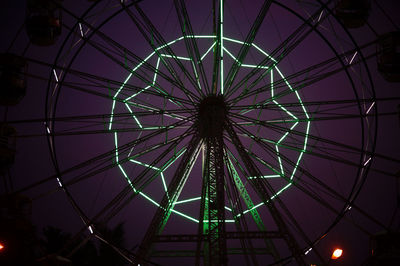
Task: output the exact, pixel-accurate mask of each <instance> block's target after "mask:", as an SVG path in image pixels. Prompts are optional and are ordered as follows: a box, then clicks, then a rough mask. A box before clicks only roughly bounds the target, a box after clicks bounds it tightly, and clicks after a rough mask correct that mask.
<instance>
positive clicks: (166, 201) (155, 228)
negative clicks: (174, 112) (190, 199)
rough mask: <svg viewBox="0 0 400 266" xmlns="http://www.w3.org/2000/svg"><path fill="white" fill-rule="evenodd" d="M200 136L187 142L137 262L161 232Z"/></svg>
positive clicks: (146, 254) (195, 136)
mask: <svg viewBox="0 0 400 266" xmlns="http://www.w3.org/2000/svg"><path fill="white" fill-rule="evenodd" d="M200 142H201V138H200V136H199V135H198V134H194V135H193V137H192V139H191V140H190V142H189V144H188V149H187V151H186V152H185V154H184V155H183V157H182V159H181V161H180V163H179V165H178V167H177V170H176V171H175V174H174V177H173V178H172V180H171V183H170V185H169V186H168V192H169V193H168V194H169V195H167V194H165V195H164V197H163V199H162V201H161V203H160V207H159V208H158V209H157V211H156V213H155V215H154V217H153V219H152V221H151V222H150V225H149V227H148V229H147V231H146V234H145V236H144V238H143V240H142V243H141V244H140V246H139V251H138V260H139V261H138V262H142V261H143V260H146V259H147V257H148V256H150V253H151V248H152V245H153V242H154V240H155V238H156V237H157V235H159V234H161V233H162V231H163V229H164V227H165V225H166V223H167V221H168V218H169V216H170V214H171V210H172V207H173V206H174V204H175V202H176V200H177V199H178V198H179V195H180V192H181V190H182V188H183V186H184V184H185V182H186V180H187V178H188V173H189V172H190V170H191V169H192V167H193V164H194V161H195V159H196V157H197V155H198V153H199V150H200Z"/></svg>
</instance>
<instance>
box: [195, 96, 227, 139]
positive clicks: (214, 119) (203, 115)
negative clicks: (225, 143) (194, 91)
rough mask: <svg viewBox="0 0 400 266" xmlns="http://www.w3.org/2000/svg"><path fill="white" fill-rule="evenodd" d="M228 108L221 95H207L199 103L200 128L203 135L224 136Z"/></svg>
mask: <svg viewBox="0 0 400 266" xmlns="http://www.w3.org/2000/svg"><path fill="white" fill-rule="evenodd" d="M226 114H227V108H226V104H225V101H224V98H223V97H221V96H215V95H211V96H207V97H205V98H204V99H203V100H202V101H201V102H200V104H199V114H198V125H199V127H198V129H199V133H200V135H201V136H202V137H217V136H222V132H223V130H224V124H225V121H226Z"/></svg>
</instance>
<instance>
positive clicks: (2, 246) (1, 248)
mask: <svg viewBox="0 0 400 266" xmlns="http://www.w3.org/2000/svg"><path fill="white" fill-rule="evenodd" d="M3 249H4V245H3V243H0V251H3Z"/></svg>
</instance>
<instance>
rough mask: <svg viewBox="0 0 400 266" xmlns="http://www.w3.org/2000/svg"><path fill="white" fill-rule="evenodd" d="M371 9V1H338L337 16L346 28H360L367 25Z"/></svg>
mask: <svg viewBox="0 0 400 266" xmlns="http://www.w3.org/2000/svg"><path fill="white" fill-rule="evenodd" d="M370 9H371V2H370V0H338V1H336V6H335V15H336V17H337V18H338V19H339V20H340V21H341V22H342V23H343V25H344V26H345V27H346V28H349V29H352V28H359V27H362V26H363V25H364V24H365V23H366V21H367V19H368V16H369V12H370Z"/></svg>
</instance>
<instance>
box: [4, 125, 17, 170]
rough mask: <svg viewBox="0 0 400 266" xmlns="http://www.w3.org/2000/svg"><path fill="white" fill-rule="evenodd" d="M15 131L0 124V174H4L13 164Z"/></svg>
mask: <svg viewBox="0 0 400 266" xmlns="http://www.w3.org/2000/svg"><path fill="white" fill-rule="evenodd" d="M16 138H17V131H16V130H15V128H13V127H12V126H9V125H7V124H0V172H1V173H4V172H5V171H7V169H8V168H9V167H10V166H11V165H12V164H13V163H14V160H15V153H16V151H15V148H16Z"/></svg>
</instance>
